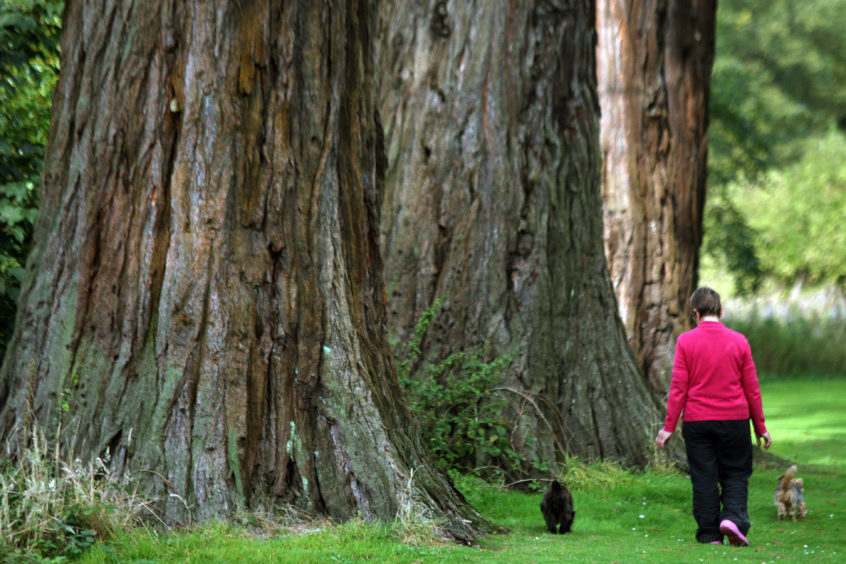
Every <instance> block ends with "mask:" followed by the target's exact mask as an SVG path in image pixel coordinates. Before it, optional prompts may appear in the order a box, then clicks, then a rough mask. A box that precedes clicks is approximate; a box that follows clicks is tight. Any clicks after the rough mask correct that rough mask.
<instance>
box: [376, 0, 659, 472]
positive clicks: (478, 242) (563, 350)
mask: <svg viewBox="0 0 846 564" xmlns="http://www.w3.org/2000/svg"><path fill="white" fill-rule="evenodd" d="M383 24H384V30H383V33H382V41H381V42H380V48H381V49H382V51H381V54H380V59H381V61H382V67H383V75H382V76H383V84H382V88H381V95H380V103H381V104H382V115H383V116H384V124H385V130H386V146H387V148H388V151H387V153H388V174H387V177H386V199H385V205H384V208H383V218H384V219H383V228H382V231H383V237H384V241H385V262H386V265H385V271H386V283H387V285H388V287H389V288H390V293H389V325H390V327H391V330H392V331H393V332H394V333H395V334H396V336H397V337H398V338H400V339H402V338H407V337H408V335H409V334H410V333H411V331H412V330H413V327H414V325H415V322H416V321H417V319H418V318H419V317H420V316H421V314H422V313H423V312H425V311H426V310H427V309H429V308H430V306H431V305H432V303H433V302H434V301H435V300H436V299H438V298H445V302H444V305H443V308H442V310H441V311H440V312H439V314H438V316H437V317H436V318H435V320H434V322H433V324H432V325H431V326H430V328H429V330H428V333H427V337H426V340H425V342H424V343H423V351H424V355H425V356H426V357H427V358H428V359H430V360H433V361H434V360H437V359H438V358H443V357H444V356H445V355H446V354H447V353H448V352H449V351H451V350H455V349H465V350H466V349H474V348H477V347H480V346H482V345H483V344H484V343H487V344H488V345H489V346H490V352H489V354H490V356H491V357H494V356H498V355H503V354H507V353H510V352H512V351H514V350H518V351H519V352H518V355H517V358H516V360H515V362H514V363H513V365H512V369H511V371H510V373H509V375H508V376H507V377H506V378H505V381H503V382H502V383H501V385H500V386H499V387H500V388H501V390H500V392H501V393H504V394H505V395H506V397H507V399H508V400H509V405H508V408H507V416H508V418H509V419H510V420H515V421H516V423H515V430H514V433H513V435H512V445H513V447H514V448H515V449H517V450H518V451H519V452H522V453H523V454H525V455H526V456H527V457H528V458H529V459H535V460H538V461H543V462H546V463H550V467H552V466H553V464H552V463H554V462H555V461H560V460H561V459H562V457H563V455H564V454H565V452H569V453H574V454H577V455H581V456H585V457H606V458H611V459H619V460H621V461H624V462H626V463H629V464H644V463H645V462H646V461H647V459H648V456H649V453H650V440H651V438H652V436H653V435H654V433H655V432H657V429H658V427H660V421H661V419H662V414H661V408H660V405H659V401H658V398H657V396H656V395H655V394H654V393H653V392H652V390H651V389H650V388H649V386H648V385H647V383H646V380H645V379H644V378H643V376H642V375H641V374H640V373H639V372H638V368H637V366H636V364H635V360H634V357H633V356H632V353H631V351H630V349H629V347H628V344H627V342H626V338H625V334H624V332H623V326H622V324H621V322H620V319H619V316H618V315H617V306H616V302H615V299H614V293H613V289H612V286H611V283H610V279H609V276H608V271H607V268H606V263H605V255H604V251H603V246H602V212H601V200H600V152H599V129H598V126H599V123H598V119H599V107H598V101H597V93H596V67H595V47H596V45H595V34H594V27H593V26H594V13H593V3H592V2H590V1H587V0H584V1H560V2H549V1H538V2H528V3H526V4H525V5H524V4H519V5H516V4H513V3H504V2H503V3H501V2H478V3H460V2H456V3H448V2H445V1H443V0H439V1H437V2H430V1H423V0H420V1H416V2H388V3H387V4H386V5H385V9H384V12H383Z"/></svg>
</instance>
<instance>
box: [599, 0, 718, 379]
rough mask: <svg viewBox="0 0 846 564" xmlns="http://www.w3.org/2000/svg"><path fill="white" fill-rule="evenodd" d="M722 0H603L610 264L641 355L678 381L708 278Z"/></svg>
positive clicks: (649, 367) (651, 373)
mask: <svg viewBox="0 0 846 564" xmlns="http://www.w3.org/2000/svg"><path fill="white" fill-rule="evenodd" d="M715 11H716V2H715V0H695V1H693V2H688V1H686V0H646V1H637V2H630V1H628V0H600V1H599V3H598V10H597V24H596V25H597V29H598V32H599V42H598V43H599V44H598V48H597V65H598V72H597V75H598V84H599V105H600V107H601V109H602V121H601V127H600V129H601V140H602V156H603V166H602V187H603V200H604V210H605V212H604V213H605V248H606V252H607V255H608V267H609V270H610V271H611V278H612V281H613V283H614V290H615V293H616V295H617V301H618V304H619V308H620V315H621V317H622V319H623V322H624V324H625V326H626V333H627V335H628V338H629V341H630V343H631V345H632V348H633V350H634V351H635V355H636V357H637V359H638V364H639V366H640V367H641V369H642V370H643V371H644V373H645V374H647V375H648V378H649V381H650V384H651V385H652V386H653V388H655V389H656V390H657V391H659V392H662V393H663V392H666V390H667V387H668V384H669V381H670V375H671V372H672V363H673V349H674V347H675V341H676V337H678V335H679V333H681V332H682V331H684V330H687V329H689V328H690V316H689V313H690V311H689V308H688V307H687V299H688V297H689V296H690V294H691V293H692V292H693V290H694V289H695V287H696V284H697V277H698V262H699V247H700V245H701V242H702V210H703V205H704V202H705V181H706V176H705V175H706V170H705V164H706V162H705V161H706V155H707V137H706V132H707V127H708V89H709V84H710V77H711V66H712V63H713V58H714V25H715V17H716V14H715Z"/></svg>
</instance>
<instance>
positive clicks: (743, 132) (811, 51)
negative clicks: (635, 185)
mask: <svg viewBox="0 0 846 564" xmlns="http://www.w3.org/2000/svg"><path fill="white" fill-rule="evenodd" d="M717 25H718V29H717V45H716V60H715V63H714V73H713V78H712V96H711V116H712V122H711V128H710V133H709V139H710V143H709V144H710V153H709V190H710V192H709V198H708V205H707V213H706V237H705V244H704V251H705V253H704V255H703V266H704V268H705V271H704V272H705V273H706V274H707V275H708V277H709V278H710V279H712V280H719V279H721V278H722V277H723V276H722V273H724V272H729V273H730V275H731V278H732V279H733V286H734V290H735V291H736V292H739V293H748V292H751V291H754V290H756V289H758V288H759V287H760V286H761V284H762V282H768V283H770V284H771V285H772V284H775V285H778V286H784V285H792V284H796V283H797V282H804V283H806V284H832V283H834V284H839V283H838V282H837V280H838V279H842V273H843V272H844V270H846V269H844V265H843V261H842V260H841V259H839V258H836V257H843V256H844V255H843V253H842V251H841V248H842V238H841V237H839V236H838V234H836V233H835V234H833V233H830V232H826V231H824V230H823V231H820V229H819V228H820V227H822V226H823V225H825V222H826V221H828V219H830V217H829V214H830V213H837V212H838V210H839V209H842V208H840V206H841V204H840V203H839V199H838V197H837V195H838V194H840V193H842V190H841V189H840V188H839V187H838V186H840V184H839V181H838V180H837V179H838V178H842V177H843V174H844V171H846V165H844V164H843V162H844V161H843V159H842V158H838V157H835V158H823V155H825V154H828V155H833V154H834V153H832V151H835V152H836V151H837V149H835V147H837V146H838V145H839V146H842V145H843V143H844V141H846V90H844V88H842V87H838V85H843V84H844V83H846V59H844V58H843V56H842V54H843V53H844V52H846V37H844V35H843V33H842V31H841V30H842V29H844V27H846V2H845V1H844V0H832V1H831V2H813V1H810V0H800V1H796V2H790V1H787V0H775V1H773V2H768V3H766V4H761V5H755V6H754V8H753V7H752V6H750V5H749V4H748V3H747V2H744V1H742V0H725V1H721V2H720V3H719V9H718V11H717ZM756 194H758V195H756ZM763 198H766V205H765V206H762V205H760V204H761V203H762V201H763ZM775 209H780V210H781V211H780V212H779V213H770V212H771V211H773V210H775ZM812 225H813V226H817V227H813V228H812V229H810V230H809V226H812ZM800 257H803V258H800ZM832 262H837V263H839V264H837V265H833V264H832Z"/></svg>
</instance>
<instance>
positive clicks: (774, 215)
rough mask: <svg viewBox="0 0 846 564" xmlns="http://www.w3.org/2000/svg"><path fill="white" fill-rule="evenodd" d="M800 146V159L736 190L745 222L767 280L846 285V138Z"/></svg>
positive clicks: (831, 135) (832, 136)
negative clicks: (801, 154)
mask: <svg viewBox="0 0 846 564" xmlns="http://www.w3.org/2000/svg"><path fill="white" fill-rule="evenodd" d="M799 146H800V147H801V148H802V149H803V150H804V151H803V152H804V157H803V158H802V159H801V160H799V161H796V162H794V163H792V164H790V165H788V166H785V167H782V168H780V169H778V170H773V171H771V172H769V173H768V174H767V175H766V176H765V177H764V178H763V179H762V180H761V182H758V183H754V184H750V185H746V186H742V187H741V186H738V187H736V189H737V194H736V198H737V199H741V198H742V201H743V202H744V210H745V214H746V221H747V223H748V224H749V226H750V227H751V228H752V229H753V230H754V231H755V233H756V238H755V241H756V248H757V249H758V253H759V256H760V257H761V262H762V264H763V265H764V268H765V270H766V272H767V274H768V276H769V277H770V278H771V279H772V280H775V281H777V282H780V283H782V284H784V285H792V284H794V283H797V282H803V283H808V284H811V285H820V284H825V283H829V282H833V283H835V284H838V285H840V286H841V287H842V286H844V285H846V230H844V229H843V221H844V218H846V160H845V159H844V158H843V157H844V152H843V147H844V146H846V135H844V133H843V132H841V131H837V130H835V129H834V128H832V129H831V130H830V131H829V132H828V133H827V134H826V135H824V136H815V137H813V138H811V139H808V140H806V141H804V142H802V143H801V144H799Z"/></svg>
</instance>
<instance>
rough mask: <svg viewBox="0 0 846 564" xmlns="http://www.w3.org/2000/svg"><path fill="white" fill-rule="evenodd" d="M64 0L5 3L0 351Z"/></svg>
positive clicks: (31, 212)
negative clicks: (62, 0)
mask: <svg viewBox="0 0 846 564" xmlns="http://www.w3.org/2000/svg"><path fill="white" fill-rule="evenodd" d="M62 5H63V2H61V1H57V0H5V1H4V2H2V3H0V108H2V112H0V320H2V321H0V357H2V354H3V351H4V349H5V346H6V345H5V343H6V341H7V339H8V337H9V335H10V333H11V331H12V323H13V321H14V317H15V315H14V314H15V305H16V302H17V298H18V291H19V288H20V283H21V276H22V274H23V265H24V263H25V261H26V255H27V253H28V251H29V246H30V239H31V237H32V229H33V225H34V223H35V217H36V215H37V207H38V187H39V185H40V183H41V166H42V162H43V158H44V146H45V145H46V141H47V132H48V130H49V125H50V97H51V95H52V91H53V87H54V86H55V84H56V80H57V79H58V71H59V68H58V67H59V34H60V24H61V21H60V19H61V10H62Z"/></svg>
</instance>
